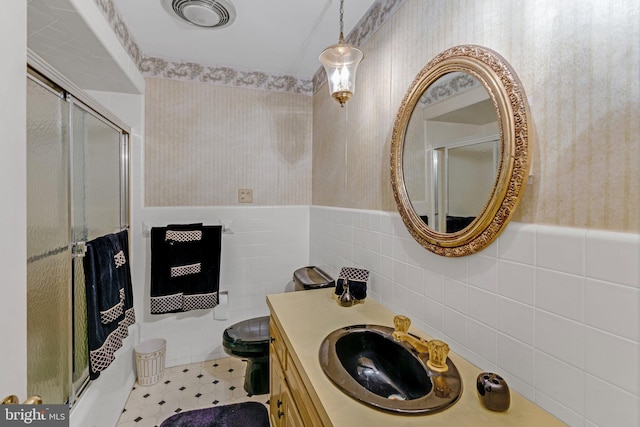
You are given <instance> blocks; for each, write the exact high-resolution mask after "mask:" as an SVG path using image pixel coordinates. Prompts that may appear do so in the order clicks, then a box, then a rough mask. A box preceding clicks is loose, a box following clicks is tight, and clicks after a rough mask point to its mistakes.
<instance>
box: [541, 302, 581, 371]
mask: <svg viewBox="0 0 640 427" xmlns="http://www.w3.org/2000/svg"><path fill="white" fill-rule="evenodd" d="M535 318H536V320H535V329H536V348H537V349H539V350H541V351H544V352H545V353H548V354H550V355H552V356H554V357H556V358H558V359H560V360H564V361H566V362H567V363H568V364H570V365H573V366H575V367H577V368H582V366H583V360H582V357H583V355H582V351H583V346H582V329H583V327H582V324H580V323H577V322H574V321H572V320H568V319H566V318H563V317H560V316H556V315H554V314H550V313H547V312H544V311H540V310H537V311H536V313H535Z"/></svg>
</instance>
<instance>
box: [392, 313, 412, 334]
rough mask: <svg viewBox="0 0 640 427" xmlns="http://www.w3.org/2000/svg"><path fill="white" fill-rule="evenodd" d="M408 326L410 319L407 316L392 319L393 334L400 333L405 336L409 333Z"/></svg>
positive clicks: (400, 315)
mask: <svg viewBox="0 0 640 427" xmlns="http://www.w3.org/2000/svg"><path fill="white" fill-rule="evenodd" d="M409 326H411V319H409V318H408V317H407V316H403V315H402V314H399V315H397V316H395V317H394V318H393V328H394V329H395V331H394V332H402V333H404V334H406V333H407V332H408V331H409Z"/></svg>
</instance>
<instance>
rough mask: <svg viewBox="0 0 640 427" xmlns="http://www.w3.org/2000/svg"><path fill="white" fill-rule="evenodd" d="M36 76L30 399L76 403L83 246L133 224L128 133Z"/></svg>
mask: <svg viewBox="0 0 640 427" xmlns="http://www.w3.org/2000/svg"><path fill="white" fill-rule="evenodd" d="M28 77H29V78H28V79H27V204H28V205H27V250H28V260H27V392H28V394H29V395H35V394H37V395H39V396H41V397H42V398H43V401H44V403H47V404H60V403H69V404H70V405H73V404H74V402H75V401H76V400H77V399H78V396H79V394H80V393H81V392H82V390H83V389H84V387H85V386H86V385H87V384H88V383H89V350H88V347H89V346H88V339H87V307H86V292H85V290H86V288H85V278H84V268H83V255H84V254H83V251H82V248H83V247H84V244H85V243H86V242H87V241H90V240H92V239H95V238H96V237H100V236H104V235H106V234H109V233H114V232H118V231H120V230H121V229H122V228H123V227H125V226H127V225H128V217H129V214H128V182H127V180H128V173H127V171H128V155H127V154H128V139H127V134H126V132H124V131H123V129H122V128H120V127H117V126H116V125H114V124H113V122H111V121H109V120H107V119H106V118H104V117H103V116H101V115H99V114H98V113H96V112H95V111H96V110H94V109H92V108H90V107H88V106H87V105H86V104H84V103H83V102H81V101H80V100H78V99H76V98H74V97H73V96H71V95H70V94H69V93H68V92H66V91H65V90H63V89H62V88H59V87H58V86H56V85H55V84H54V83H52V82H51V81H49V80H47V79H46V78H44V77H42V76H41V75H39V74H38V73H37V72H35V71H33V72H32V71H31V70H30V71H29V73H28Z"/></svg>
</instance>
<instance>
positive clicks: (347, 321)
mask: <svg viewBox="0 0 640 427" xmlns="http://www.w3.org/2000/svg"><path fill="white" fill-rule="evenodd" d="M267 304H268V305H269V308H270V309H271V315H272V316H273V319H274V320H275V322H276V324H277V325H278V326H279V327H280V329H281V331H282V332H284V337H283V338H284V340H285V343H286V345H287V347H288V348H289V351H290V354H291V357H292V358H293V359H294V361H295V363H296V366H298V368H299V369H300V374H301V376H302V380H303V382H304V383H305V386H306V387H307V390H308V391H309V394H310V396H311V400H312V401H313V402H314V403H315V404H316V406H317V407H318V412H319V414H320V416H321V418H323V422H324V423H325V424H326V425H327V426H329V425H333V426H336V427H339V426H348V427H352V426H356V425H366V426H392V425H393V426H400V425H401V426H418V425H420V426H424V425H425V423H427V422H428V425H429V426H471V425H473V426H474V427H476V426H518V427H523V426H536V427H538V426H545V427H548V426H563V425H565V424H564V423H562V422H561V421H560V420H558V419H557V418H555V417H553V416H552V415H551V414H549V413H548V412H546V411H545V410H543V409H542V408H540V407H539V406H536V405H535V404H534V403H532V402H531V401H529V400H527V399H525V398H524V397H522V396H521V395H519V394H518V393H516V392H515V391H513V390H511V406H510V408H509V409H508V410H507V411H505V412H493V411H490V410H488V409H486V408H485V407H484V406H483V405H482V403H481V402H480V400H479V398H478V396H477V392H476V378H477V376H478V374H479V373H480V372H481V370H480V369H478V368H477V367H476V366H475V365H473V364H471V363H469V362H468V361H466V360H465V359H463V358H462V357H459V356H458V355H457V354H455V353H454V352H451V353H450V354H449V357H450V358H451V360H452V361H453V362H454V363H455V365H456V366H457V368H458V370H459V371H460V375H461V377H462V383H463V391H462V396H461V397H460V400H458V402H457V403H455V404H454V405H453V406H452V407H450V408H449V409H446V410H444V411H442V412H439V413H435V414H428V415H418V416H416V415H399V414H394V413H390V412H385V411H381V410H378V409H374V408H372V407H370V406H367V405H365V404H362V403H360V402H358V401H356V400H354V399H352V398H350V397H349V396H347V395H346V394H344V393H342V391H340V389H338V388H337V387H336V386H335V385H333V383H332V382H331V381H330V380H329V379H328V378H327V377H326V376H325V374H324V372H323V371H322V368H321V367H320V362H319V359H318V351H319V348H320V343H321V342H322V340H323V339H324V338H325V337H326V336H327V335H328V334H329V333H330V332H332V331H334V330H336V329H338V328H341V327H344V326H349V325H360V324H377V325H386V326H390V327H393V316H394V315H395V314H396V313H392V312H391V311H389V310H388V309H386V308H385V307H383V306H382V305H380V304H378V303H377V302H375V301H373V300H372V299H370V298H369V299H367V300H366V301H365V302H364V303H360V304H357V305H355V306H353V307H348V308H347V307H340V306H339V305H338V304H337V302H336V297H335V295H334V294H333V288H329V289H317V290H312V291H304V292H289V293H283V294H273V295H268V296H267ZM409 331H410V332H412V333H414V334H416V335H418V336H420V337H424V338H425V339H430V338H431V337H429V336H428V335H426V334H425V333H423V332H422V331H420V330H418V329H416V328H414V327H411V328H410V329H409ZM436 338H438V337H436Z"/></svg>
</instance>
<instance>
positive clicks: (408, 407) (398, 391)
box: [319, 325, 462, 414]
mask: <svg viewBox="0 0 640 427" xmlns="http://www.w3.org/2000/svg"><path fill="white" fill-rule="evenodd" d="M393 332H394V329H393V328H390V327H387V326H381V325H353V326H346V327H344V328H340V329H337V330H335V331H333V332H331V333H330V334H329V335H327V337H326V338H325V339H324V340H323V341H322V344H321V345H320V354H319V356H320V365H321V367H322V370H323V371H324V373H325V374H326V375H327V377H328V378H329V379H330V380H331V381H332V382H333V383H334V384H335V385H336V386H337V387H338V388H339V389H340V390H341V391H342V392H343V393H345V394H347V395H349V396H351V397H352V398H354V399H356V400H358V401H359V402H361V403H364V404H367V405H370V406H373V407H375V408H378V409H382V410H386V411H392V412H398V413H405V414H422V413H433V412H438V411H442V410H444V409H446V408H448V407H449V406H451V405H453V404H454V403H455V402H456V401H457V400H458V399H459V398H460V394H461V393H462V382H461V379H460V374H459V373H458V369H457V368H456V367H455V365H454V364H453V362H451V360H450V359H448V358H447V359H446V368H444V370H446V372H441V371H442V370H443V369H439V370H434V369H431V368H430V367H429V366H428V364H427V362H428V360H429V354H428V353H427V352H424V351H422V352H419V351H418V350H416V348H415V347H414V346H412V345H411V344H410V343H408V342H406V341H397V340H396V339H394V338H393V335H392V334H393ZM414 338H416V340H419V339H418V338H417V337H415V336H414ZM445 357H446V356H445Z"/></svg>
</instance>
